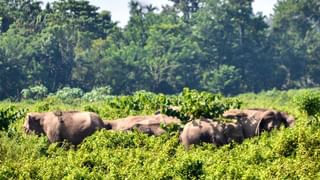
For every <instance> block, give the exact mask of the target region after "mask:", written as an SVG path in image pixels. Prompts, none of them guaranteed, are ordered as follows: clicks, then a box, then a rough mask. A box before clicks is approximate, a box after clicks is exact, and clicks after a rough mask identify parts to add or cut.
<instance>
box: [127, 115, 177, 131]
mask: <svg viewBox="0 0 320 180" xmlns="http://www.w3.org/2000/svg"><path fill="white" fill-rule="evenodd" d="M161 124H163V125H169V124H177V125H181V121H180V119H178V118H175V117H172V116H167V115H163V114H158V115H153V116H149V118H148V119H145V120H143V121H140V122H138V123H137V124H136V125H134V126H133V127H132V128H131V129H137V130H138V131H139V132H143V133H146V134H148V135H155V136H159V135H161V134H163V133H165V132H166V131H165V130H164V129H163V128H161Z"/></svg>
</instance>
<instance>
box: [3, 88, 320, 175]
mask: <svg viewBox="0 0 320 180" xmlns="http://www.w3.org/2000/svg"><path fill="white" fill-rule="evenodd" d="M317 91H318V90H317V89H314V90H290V91H278V90H272V91H266V92H262V93H260V94H253V93H249V94H242V95H240V96H237V97H236V99H238V100H237V101H242V102H243V105H242V106H243V108H248V107H249V108H250V107H260V108H274V109H277V110H282V111H287V112H288V113H289V114H292V115H294V116H295V117H296V125H295V127H294V128H291V129H284V128H281V129H280V130H275V131H273V132H271V133H263V134H262V136H259V137H254V138H251V139H247V140H245V141H244V143H242V144H229V145H225V146H222V147H219V148H217V147H214V146H212V145H210V144H204V145H202V146H195V147H192V148H191V149H190V150H188V151H186V150H185V149H184V147H183V146H182V145H180V144H179V140H178V133H177V132H171V133H167V134H164V135H162V136H160V137H153V136H147V135H145V134H141V133H138V132H132V133H120V132H112V131H106V130H101V131H99V132H96V133H95V134H94V135H92V136H90V137H88V138H87V139H86V140H85V141H84V142H83V143H82V144H81V145H80V146H79V147H77V148H72V147H70V146H69V145H68V144H65V145H64V146H63V147H59V146H58V145H57V144H51V145H49V144H48V141H47V139H46V138H45V137H44V136H40V137H38V136H35V135H25V134H24V133H23V129H22V123H23V120H24V118H23V117H24V115H25V112H27V111H26V110H28V112H29V111H48V110H85V109H88V108H93V109H96V110H98V111H99V114H100V115H101V116H102V117H103V119H114V118H117V117H125V116H128V115H130V114H151V113H153V112H154V111H155V110H157V108H158V107H159V106H155V103H160V99H163V98H166V99H174V98H177V99H179V96H180V97H181V96H183V94H186V95H191V96H193V97H196V98H197V97H203V96H205V97H210V96H209V94H207V93H205V92H196V91H193V90H185V91H184V92H182V93H181V94H180V95H177V96H164V95H161V94H154V93H149V92H141V91H140V92H137V93H136V94H135V95H133V96H121V97H120V96H119V97H114V98H113V99H108V100H103V101H91V102H88V101H84V100H81V99H70V100H68V101H62V100H61V99H58V98H54V97H48V98H47V99H44V100H39V101H34V100H32V99H31V100H24V101H22V102H19V103H17V102H16V103H13V102H9V101H2V102H1V103H0V114H6V115H4V116H1V119H0V122H1V124H4V122H9V124H10V125H9V129H8V130H6V128H5V129H2V130H1V131H0V178H1V179H8V178H12V179H100V178H102V179H142V178H143V179H199V178H204V179H270V178H271V179H318V178H319V177H320V171H319V169H320V164H319V162H320V156H319V154H320V153H319V144H320V130H319V128H318V127H314V126H313V125H311V124H310V123H308V118H307V114H306V112H305V109H304V108H303V107H302V106H297V105H296V99H299V102H302V101H308V99H307V98H305V97H306V92H309V93H314V92H317ZM211 95H212V96H213V97H216V96H217V97H220V98H223V97H222V96H220V95H217V94H211ZM312 97H314V96H313V95H311V98H309V99H313V98H312ZM184 98H185V97H184ZM232 99H234V98H232ZM190 100H192V99H190ZM131 101H134V102H135V103H137V104H138V106H137V107H136V106H133V104H134V103H132V104H127V103H128V102H131ZM229 101H231V100H229ZM162 102H164V103H165V102H166V101H162ZM152 104H153V105H152ZM195 104H197V103H195ZM149 105H151V106H149ZM9 106H10V108H9V109H8V108H7V107H9ZM191 106H192V105H191ZM316 106H318V105H316ZM127 108H134V109H129V110H128V109H127ZM189 109H192V107H189ZM3 117H4V118H3Z"/></svg>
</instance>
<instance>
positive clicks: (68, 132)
mask: <svg viewBox="0 0 320 180" xmlns="http://www.w3.org/2000/svg"><path fill="white" fill-rule="evenodd" d="M23 126H24V129H25V132H26V133H31V132H34V133H35V134H38V135H40V134H45V135H46V136H47V137H48V139H49V142H50V143H54V142H61V141H64V140H67V141H69V142H71V143H72V144H74V145H78V144H80V143H81V142H82V141H83V139H84V138H86V137H87V136H89V135H91V134H93V133H94V132H95V131H96V130H99V129H101V128H104V123H103V121H102V120H101V119H100V117H99V116H98V115H97V114H96V113H93V112H78V111H69V112H41V113H38V112H32V113H28V114H27V116H26V119H25V122H24V125H23Z"/></svg>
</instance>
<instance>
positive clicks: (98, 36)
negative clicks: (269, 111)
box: [0, 0, 320, 99]
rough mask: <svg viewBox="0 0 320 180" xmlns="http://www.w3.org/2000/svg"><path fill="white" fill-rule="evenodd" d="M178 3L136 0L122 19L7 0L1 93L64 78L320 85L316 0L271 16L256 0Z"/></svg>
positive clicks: (167, 88)
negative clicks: (122, 23)
mask: <svg viewBox="0 0 320 180" xmlns="http://www.w3.org/2000/svg"><path fill="white" fill-rule="evenodd" d="M171 2H172V6H166V7H164V8H163V9H160V11H157V10H156V8H155V7H153V6H152V5H143V4H141V3H138V2H136V1H131V2H130V3H129V6H130V19H129V22H128V24H127V25H126V26H125V27H119V25H118V24H117V23H116V22H112V20H111V16H112V14H110V12H108V11H99V10H98V8H97V7H95V6H93V5H91V4H90V3H89V1H87V0H81V1H79V0H57V1H55V2H53V3H49V4H46V5H44V4H43V5H41V1H39V0H15V1H13V0H1V1H0V77H1V81H0V99H6V98H9V97H11V98H15V97H22V98H29V97H34V98H42V97H43V96H44V95H46V93H52V92H56V91H58V90H59V89H61V88H63V87H70V88H80V89H82V90H83V93H84V92H88V91H91V90H92V89H93V88H94V87H110V88H111V90H112V92H111V93H112V94H118V95H119V94H130V93H133V92H135V91H138V90H146V91H151V92H157V93H159V92H160V93H165V94H175V93H179V92H181V91H182V89H183V88H185V87H189V88H192V89H198V90H206V91H210V92H214V93H218V92H221V93H223V94H225V95H233V94H237V93H241V92H258V91H262V90H268V89H272V88H277V89H289V88H301V87H313V86H317V85H319V83H320V78H318V77H320V66H319V57H320V54H319V52H320V50H319V48H320V45H319V41H320V39H319V38H320V32H319V24H320V23H319V16H320V14H319V11H318V10H319V3H318V1H317V0H300V1H296V0H281V1H279V2H278V3H277V5H276V6H275V8H274V14H273V16H272V17H271V18H269V19H267V18H266V17H264V16H262V15H261V14H254V13H253V11H252V0H240V1H235V0H229V1H224V0H179V1H178V0H171ZM42 85H43V86H44V88H43V87H42ZM36 86H37V87H38V89H30V87H36ZM28 88H29V89H28ZM23 89H28V90H26V91H23V92H22V94H21V91H22V90H23ZM46 89H47V90H46ZM97 91H98V90H97ZM70 93H71V92H70ZM73 93H79V94H78V95H80V94H81V92H73ZM62 96H63V95H62ZM90 96H92V95H87V98H88V99H94V98H93V97H90ZM99 98H102V99H103V98H105V96H101V97H99Z"/></svg>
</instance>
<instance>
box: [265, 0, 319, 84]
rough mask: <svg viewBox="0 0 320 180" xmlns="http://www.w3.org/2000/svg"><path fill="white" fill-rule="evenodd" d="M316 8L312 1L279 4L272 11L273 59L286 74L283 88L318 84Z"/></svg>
mask: <svg viewBox="0 0 320 180" xmlns="http://www.w3.org/2000/svg"><path fill="white" fill-rule="evenodd" d="M319 8H320V4H319V2H318V1H316V0H310V1H306V0H301V1H294V0H282V1H279V2H278V4H277V5H276V7H275V13H274V16H273V21H272V31H271V37H272V40H273V41H272V43H273V44H272V46H273V47H274V50H273V51H274V52H275V59H276V61H277V63H278V64H280V65H281V66H283V67H284V68H285V70H286V71H285V72H286V79H287V81H286V83H285V84H283V88H286V89H287V88H297V87H310V86H315V85H317V84H319V83H320V81H319V80H320V79H319V78H318V77H319V75H320V74H319V73H320V69H319V68H318V67H319V65H320V64H319V61H318V60H319V57H320V54H319V48H320V46H319V43H318V42H319V40H320V39H319V38H320V32H319V29H320V25H319V24H320V21H319V17H320V13H319Z"/></svg>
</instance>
